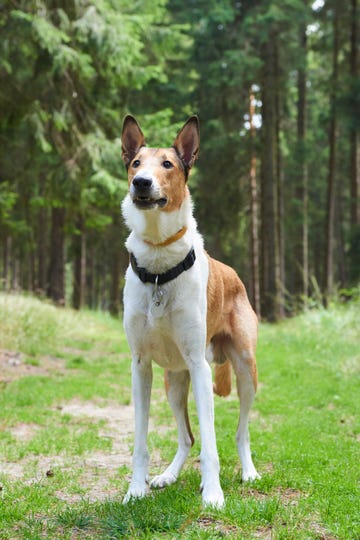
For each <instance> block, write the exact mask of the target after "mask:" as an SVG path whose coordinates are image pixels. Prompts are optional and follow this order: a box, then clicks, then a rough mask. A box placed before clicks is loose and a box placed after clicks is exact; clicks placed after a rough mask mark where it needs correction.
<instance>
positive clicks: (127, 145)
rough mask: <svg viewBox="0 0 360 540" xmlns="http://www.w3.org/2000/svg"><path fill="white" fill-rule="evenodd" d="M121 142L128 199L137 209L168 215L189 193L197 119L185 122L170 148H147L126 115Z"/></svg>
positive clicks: (132, 122)
mask: <svg viewBox="0 0 360 540" xmlns="http://www.w3.org/2000/svg"><path fill="white" fill-rule="evenodd" d="M121 141H122V158H123V160H124V163H125V165H126V168H127V171H128V181H129V192H130V197H131V199H132V202H133V203H134V204H135V205H136V207H137V208H139V209H141V210H149V209H154V208H157V209H160V210H163V211H167V212H171V211H172V210H175V209H177V208H179V207H180V206H181V203H182V201H183V200H184V198H185V196H186V195H187V193H188V188H187V179H188V175H189V171H190V169H191V167H192V166H193V164H194V161H195V159H196V157H197V153H198V150H199V141H200V137H199V121H198V118H197V116H191V117H190V118H189V119H188V120H187V122H186V123H185V124H184V126H183V127H182V129H181V130H180V131H179V133H178V135H177V137H176V139H175V141H174V142H173V145H172V146H171V147H170V148H148V147H147V146H146V145H145V137H144V135H143V133H142V131H141V129H140V126H139V124H138V123H137V121H136V120H135V118H134V117H133V116H131V115H128V116H126V117H125V119H124V124H123V130H122V137H121Z"/></svg>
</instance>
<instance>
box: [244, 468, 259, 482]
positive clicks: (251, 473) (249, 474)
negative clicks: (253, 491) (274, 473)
mask: <svg viewBox="0 0 360 540" xmlns="http://www.w3.org/2000/svg"><path fill="white" fill-rule="evenodd" d="M241 478H242V481H243V482H254V480H260V478H261V476H260V474H259V473H258V472H257V471H256V469H255V468H254V469H249V470H247V471H244V470H243V472H242V475H241Z"/></svg>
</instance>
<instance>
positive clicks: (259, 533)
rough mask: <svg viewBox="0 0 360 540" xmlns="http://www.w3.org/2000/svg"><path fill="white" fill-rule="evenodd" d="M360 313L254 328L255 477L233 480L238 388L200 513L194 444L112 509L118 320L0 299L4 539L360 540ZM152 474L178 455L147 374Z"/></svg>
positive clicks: (121, 460) (126, 394) (126, 369)
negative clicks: (134, 497) (165, 473)
mask: <svg viewBox="0 0 360 540" xmlns="http://www.w3.org/2000/svg"><path fill="white" fill-rule="evenodd" d="M359 315H360V308H359V304H356V303H353V304H351V303H350V304H348V305H347V306H333V307H332V308H331V309H329V310H322V309H318V310H314V311H309V312H308V313H306V314H304V315H300V316H298V317H296V318H294V319H291V320H286V321H284V322H282V323H280V324H277V325H267V324H262V325H261V326H260V335H259V347H258V367H259V379H260V385H259V391H258V395H257V398H256V401H255V404H254V408H253V411H252V415H251V425H250V434H251V440H252V451H253V458H254V462H255V464H256V467H257V469H258V471H259V472H260V473H261V475H262V478H261V480H257V481H256V482H254V483H252V484H242V483H241V480H240V478H241V474H240V473H241V466H240V463H239V460H238V457H237V454H236V448H235V440H234V435H235V430H236V426H237V420H238V401H237V396H236V393H235V390H233V391H232V393H231V395H230V396H229V397H228V398H226V399H221V398H218V397H215V412H216V430H217V440H218V450H219V455H220V462H221V481H222V486H223V489H224V494H225V499H226V506H225V509H223V510H221V511H220V510H208V509H206V510H204V509H203V508H202V506H201V495H200V493H199V484H200V470H199V469H200V467H199V458H198V456H199V452H200V445H199V434H198V423H197V417H196V411H195V407H194V403H193V399H192V397H191V398H190V404H189V406H190V420H191V424H192V426H193V431H194V434H195V439H196V443H195V446H194V448H193V449H192V452H191V455H190V457H189V459H188V462H187V464H186V466H185V468H184V471H183V472H182V474H181V476H180V479H179V480H178V482H177V483H176V484H175V485H173V486H171V487H168V488H166V489H164V490H159V491H155V492H153V493H151V494H150V495H149V496H148V497H147V498H146V499H144V500H142V501H136V502H132V503H130V504H128V505H122V503H121V501H122V497H123V496H124V494H125V492H126V488H127V483H128V481H129V478H130V471H131V451H132V440H133V407H132V404H131V388H130V358H129V352H128V347H127V344H126V340H125V336H124V333H123V330H122V326H121V322H120V321H119V320H115V319H112V318H110V317H109V316H107V315H105V314H101V313H90V312H81V313H77V312H73V311H71V310H67V309H56V308H54V307H53V306H51V305H49V304H47V303H45V302H40V301H39V300H36V299H33V298H26V297H24V296H20V295H17V296H9V295H3V294H0V539H1V540H10V539H31V540H34V539H35V540H36V539H40V538H41V539H43V538H49V539H69V540H70V539H74V540H75V539H78V538H86V539H88V538H96V539H106V538H108V539H110V538H148V539H152V538H166V539H172V538H194V539H195V538H197V539H198V538H200V539H201V538H222V537H224V536H226V537H227V538H234V539H235V538H244V539H247V538H249V539H250V538H260V539H278V538H293V539H305V538H306V539H308V538H314V539H325V540H331V539H337V538H339V539H344V540H345V539H352V538H354V539H355V538H358V537H360V509H359V504H358V501H359V499H360V490H359V480H360V459H359V458H360V434H359V433H360V431H359V418H360V414H359V413H360V410H359V409H360V403H359V399H358V396H359V390H360V382H359V381H360V377H359V375H360V348H359V341H360V331H359V326H358V321H359ZM149 449H150V453H151V466H150V475H151V476H153V475H155V474H157V473H158V472H159V471H161V470H162V469H163V468H164V467H165V466H166V464H168V462H169V461H170V460H171V458H172V456H173V454H174V452H175V450H176V429H175V425H174V421H173V419H172V415H171V412H170V410H169V407H168V405H167V403H166V399H165V395H164V391H163V380H162V372H161V370H160V369H158V368H155V370H154V389H153V398H152V406H151V424H150V435H149Z"/></svg>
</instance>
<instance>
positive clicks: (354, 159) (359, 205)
mask: <svg viewBox="0 0 360 540" xmlns="http://www.w3.org/2000/svg"><path fill="white" fill-rule="evenodd" d="M357 16H358V13H357V0H351V30H350V77H351V81H352V83H354V82H355V80H356V77H357V72H358V43H357V40H358V26H357V25H358V21H357ZM359 169H360V167H359V148H358V132H357V126H356V125H352V127H351V130H350V195H351V202H350V225H351V227H352V228H354V227H356V226H357V225H359V223H360V202H359V195H360V174H359Z"/></svg>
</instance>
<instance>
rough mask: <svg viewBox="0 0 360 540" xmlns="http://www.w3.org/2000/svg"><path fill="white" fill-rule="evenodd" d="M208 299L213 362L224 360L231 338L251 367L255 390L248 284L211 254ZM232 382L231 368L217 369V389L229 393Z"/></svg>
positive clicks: (253, 321) (253, 320) (254, 327)
mask: <svg viewBox="0 0 360 540" xmlns="http://www.w3.org/2000/svg"><path fill="white" fill-rule="evenodd" d="M207 300H208V308H207V343H208V344H209V343H210V342H212V344H213V347H214V361H215V362H216V361H217V360H218V361H219V360H220V361H221V362H223V361H224V358H223V357H224V355H225V357H226V344H227V342H228V341H230V338H231V340H232V342H233V344H234V347H235V349H236V352H237V354H238V355H239V356H240V358H241V360H242V361H244V362H246V363H247V364H248V365H250V367H251V375H252V380H253V384H254V388H255V390H256V388H257V369H256V360H255V347H256V340H257V319H256V315H255V313H254V311H253V309H252V307H251V305H250V302H249V300H248V297H247V294H246V290H245V286H244V284H243V283H242V281H241V280H240V278H239V276H238V275H237V274H236V272H235V270H233V269H232V268H230V267H229V266H227V265H225V264H223V263H221V262H219V261H216V260H215V259H212V258H211V257H209V280H208V287H207ZM225 365H226V364H223V366H225ZM230 384H231V373H230V375H229V370H228V369H227V368H226V367H223V368H222V369H221V367H220V368H219V369H215V388H216V389H217V390H219V392H220V389H221V391H222V392H228V387H229V385H230ZM217 393H218V392H217ZM225 395H227V394H225Z"/></svg>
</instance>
